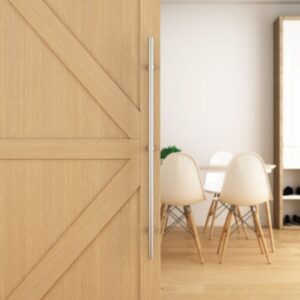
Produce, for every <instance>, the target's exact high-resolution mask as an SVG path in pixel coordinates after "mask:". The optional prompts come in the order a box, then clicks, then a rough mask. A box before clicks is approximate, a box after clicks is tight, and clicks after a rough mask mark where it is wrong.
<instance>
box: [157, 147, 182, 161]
mask: <svg viewBox="0 0 300 300" xmlns="http://www.w3.org/2000/svg"><path fill="white" fill-rule="evenodd" d="M174 152H181V149H179V148H177V147H176V146H169V147H166V148H163V149H161V151H160V158H161V159H165V158H166V157H167V156H168V155H169V154H171V153H174Z"/></svg>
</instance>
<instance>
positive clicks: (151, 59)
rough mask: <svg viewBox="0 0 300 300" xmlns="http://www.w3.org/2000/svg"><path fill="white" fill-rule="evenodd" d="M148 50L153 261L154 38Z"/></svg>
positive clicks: (151, 245) (151, 255)
mask: <svg viewBox="0 0 300 300" xmlns="http://www.w3.org/2000/svg"><path fill="white" fill-rule="evenodd" d="M148 47H149V48H148V49H149V64H148V71H149V146H148V147H149V148H148V153H149V199H148V201H149V202H148V206H149V207H148V239H149V241H148V242H149V248H148V253H149V259H150V260H153V259H154V38H153V37H149V38H148Z"/></svg>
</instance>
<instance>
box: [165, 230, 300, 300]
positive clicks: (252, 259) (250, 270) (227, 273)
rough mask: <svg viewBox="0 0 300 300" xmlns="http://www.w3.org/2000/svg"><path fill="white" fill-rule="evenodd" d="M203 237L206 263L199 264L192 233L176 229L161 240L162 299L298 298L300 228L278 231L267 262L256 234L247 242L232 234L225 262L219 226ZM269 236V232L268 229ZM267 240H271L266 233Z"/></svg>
mask: <svg viewBox="0 0 300 300" xmlns="http://www.w3.org/2000/svg"><path fill="white" fill-rule="evenodd" d="M199 232H200V239H201V243H202V246H203V251H204V259H205V265H201V263H200V260H199V256H198V253H197V248H196V246H195V242H194V241H193V239H192V237H191V236H189V235H188V234H187V233H186V232H184V231H182V230H180V229H175V230H174V231H172V232H170V233H168V234H167V235H166V236H165V238H164V240H163V243H162V300H171V299H172V300H179V299H180V300H194V299H197V300H199V299H203V300H206V299H209V300H219V299H220V300H221V299H222V300H227V299H230V300H235V299H239V300H240V299H247V300H252V299H253V300H254V299H255V300H260V299H264V300H269V299H270V300H271V299H272V300H277V299H278V300H281V299H289V300H293V299H299V297H300V230H299V231H294V230H290V231H288V230H282V231H276V230H275V232H274V235H275V247H276V251H275V253H274V254H272V253H271V254H270V257H271V261H272V264H271V265H268V264H267V262H266V258H265V256H264V255H261V254H260V250H259V247H258V243H257V240H256V238H255V236H254V234H251V233H250V232H249V240H245V238H244V236H243V234H242V233H241V234H238V233H234V234H233V235H232V236H231V237H230V240H229V243H228V249H227V252H226V254H225V257H224V260H223V264H222V265H221V264H219V260H218V256H217V254H216V249H217V245H218V238H219V235H220V228H216V230H215V232H214V236H213V238H212V240H208V237H207V236H208V235H206V236H203V234H202V232H201V230H199ZM265 234H266V236H267V231H265ZM267 243H268V246H269V247H270V244H269V239H268V237H267Z"/></svg>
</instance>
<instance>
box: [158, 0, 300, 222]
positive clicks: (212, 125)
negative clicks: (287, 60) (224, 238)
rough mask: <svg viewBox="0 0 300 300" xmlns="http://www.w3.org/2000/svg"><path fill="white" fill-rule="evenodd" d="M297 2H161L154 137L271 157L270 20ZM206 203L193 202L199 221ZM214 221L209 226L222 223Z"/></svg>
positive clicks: (299, 8)
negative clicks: (158, 121)
mask: <svg viewBox="0 0 300 300" xmlns="http://www.w3.org/2000/svg"><path fill="white" fill-rule="evenodd" d="M297 14H298V15H300V5H299V4H284V5H283V4H201V3H199V4H170V3H169V4H167V3H165V4H164V3H163V4H162V12H161V143H162V147H163V146H168V145H176V146H178V147H180V148H182V150H184V151H187V152H189V153H191V154H192V155H193V156H194V157H195V158H196V160H197V161H198V162H199V164H207V162H208V160H209V157H210V156H211V155H212V154H213V153H214V152H215V151H218V150H229V151H232V152H233V153H237V152H241V151H255V152H258V153H259V154H261V155H262V156H263V158H264V159H265V161H266V162H268V163H272V162H273V22H274V20H275V19H276V18H277V17H278V16H279V15H297ZM209 202H210V201H207V203H202V204H199V205H197V206H195V208H194V212H195V216H196V218H197V222H198V224H199V225H203V223H204V220H205V216H206V214H207V210H208V206H209V204H210V203H209ZM223 221H224V219H221V218H220V219H219V220H218V222H217V225H221V224H223Z"/></svg>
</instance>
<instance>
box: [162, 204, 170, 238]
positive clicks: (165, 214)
mask: <svg viewBox="0 0 300 300" xmlns="http://www.w3.org/2000/svg"><path fill="white" fill-rule="evenodd" d="M168 210H169V206H168V205H165V204H163V205H162V206H161V211H160V215H161V238H162V239H163V237H164V234H165V230H166V225H167V222H168Z"/></svg>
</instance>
